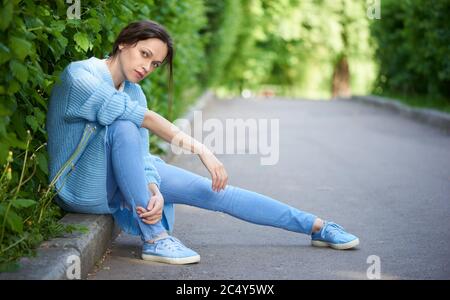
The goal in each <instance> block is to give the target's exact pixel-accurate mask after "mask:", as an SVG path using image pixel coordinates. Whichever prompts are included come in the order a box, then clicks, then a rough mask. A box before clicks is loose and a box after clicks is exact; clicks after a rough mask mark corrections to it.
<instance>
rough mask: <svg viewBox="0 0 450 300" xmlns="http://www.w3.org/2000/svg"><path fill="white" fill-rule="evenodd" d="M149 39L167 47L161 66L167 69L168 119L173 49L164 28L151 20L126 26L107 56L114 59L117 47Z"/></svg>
mask: <svg viewBox="0 0 450 300" xmlns="http://www.w3.org/2000/svg"><path fill="white" fill-rule="evenodd" d="M150 38H157V39H159V40H161V41H162V42H164V43H165V44H166V45H167V48H168V51H167V55H166V57H165V58H164V61H163V62H162V63H163V65H168V69H169V117H170V114H171V111H172V96H173V90H172V89H173V57H174V54H175V53H174V48H173V42H172V38H171V37H170V35H169V33H168V31H167V30H166V29H165V28H164V26H162V25H160V24H158V23H156V22H155V21H151V20H142V21H137V22H132V23H130V24H128V25H127V26H126V27H125V28H123V29H122V31H121V32H120V33H119V35H118V36H117V38H116V40H115V42H114V45H113V50H112V52H111V53H110V55H109V56H111V57H114V56H115V55H116V54H117V53H118V52H119V45H120V44H125V45H136V44H137V42H139V41H141V40H146V39H150Z"/></svg>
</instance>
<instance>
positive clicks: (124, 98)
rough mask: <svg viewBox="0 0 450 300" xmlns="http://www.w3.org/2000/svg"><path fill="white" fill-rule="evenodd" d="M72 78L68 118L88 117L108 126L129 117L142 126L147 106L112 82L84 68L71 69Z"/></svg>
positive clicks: (66, 117)
mask: <svg viewBox="0 0 450 300" xmlns="http://www.w3.org/2000/svg"><path fill="white" fill-rule="evenodd" d="M68 79H69V80H70V81H71V85H70V91H69V98H68V104H67V107H66V111H65V115H64V119H65V120H66V121H69V122H70V121H77V120H78V119H80V118H82V119H86V120H88V121H91V122H98V123H99V124H101V125H103V126H106V125H110V124H111V123H112V122H114V121H115V120H129V121H132V122H133V123H134V124H136V125H137V126H138V127H141V125H142V122H143V120H144V114H145V112H146V111H147V107H144V106H141V105H139V103H138V102H137V101H133V100H131V98H130V97H129V96H128V94H127V93H124V92H119V91H118V90H116V89H115V88H114V87H112V86H111V85H110V84H109V83H107V82H105V81H103V80H101V79H99V78H97V77H95V76H94V75H92V74H91V73H90V72H89V71H88V70H86V69H84V68H82V67H72V66H69V68H68Z"/></svg>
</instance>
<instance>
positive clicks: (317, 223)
mask: <svg viewBox="0 0 450 300" xmlns="http://www.w3.org/2000/svg"><path fill="white" fill-rule="evenodd" d="M323 223H324V222H323V220H322V219H320V218H317V219H316V220H315V221H314V224H313V227H312V232H311V234H313V233H316V232H318V231H320V229H322V227H323V225H324V224H323Z"/></svg>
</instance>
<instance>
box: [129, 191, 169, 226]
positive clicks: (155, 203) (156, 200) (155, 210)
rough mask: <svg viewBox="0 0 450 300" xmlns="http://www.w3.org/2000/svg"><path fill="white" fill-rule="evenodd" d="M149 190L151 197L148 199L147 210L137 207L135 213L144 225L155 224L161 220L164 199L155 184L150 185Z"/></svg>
mask: <svg viewBox="0 0 450 300" xmlns="http://www.w3.org/2000/svg"><path fill="white" fill-rule="evenodd" d="M149 189H150V191H151V193H152V194H153V196H152V197H151V198H150V201H149V202H148V205H147V208H143V207H142V206H137V207H136V212H137V214H138V215H139V217H140V218H141V219H142V222H144V223H145V224H155V223H157V222H158V221H160V220H161V218H162V213H163V208H164V198H163V196H162V194H161V192H160V191H159V189H158V186H157V185H156V184H154V183H151V184H150V185H149Z"/></svg>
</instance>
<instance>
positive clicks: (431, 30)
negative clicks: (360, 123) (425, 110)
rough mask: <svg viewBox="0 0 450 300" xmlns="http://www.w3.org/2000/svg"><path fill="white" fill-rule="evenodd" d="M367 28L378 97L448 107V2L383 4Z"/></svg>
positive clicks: (387, 0)
mask: <svg viewBox="0 0 450 300" xmlns="http://www.w3.org/2000/svg"><path fill="white" fill-rule="evenodd" d="M381 4H382V5H381V20H380V22H374V23H372V26H371V30H372V35H373V37H374V41H375V44H376V46H377V50H376V59H377V62H378V64H379V74H378V77H377V83H376V86H375V92H376V93H378V94H384V93H396V94H401V95H404V96H407V95H412V96H413V97H415V96H420V95H422V96H426V97H436V98H446V99H447V101H450V19H449V18H448V15H449V14H450V1H448V0H431V1H425V0H408V1H395V0H385V1H382V3H381Z"/></svg>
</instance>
